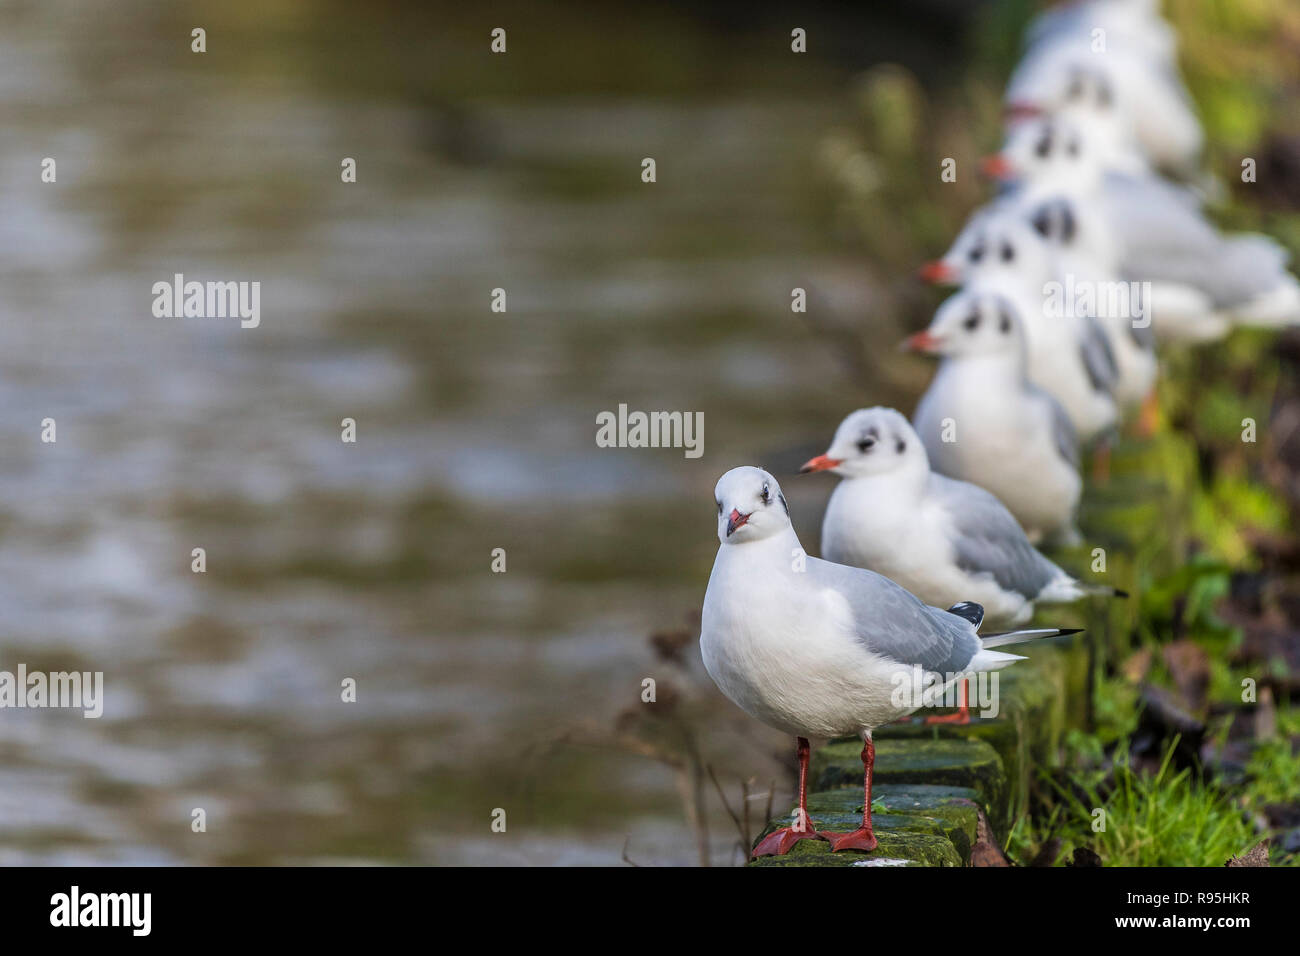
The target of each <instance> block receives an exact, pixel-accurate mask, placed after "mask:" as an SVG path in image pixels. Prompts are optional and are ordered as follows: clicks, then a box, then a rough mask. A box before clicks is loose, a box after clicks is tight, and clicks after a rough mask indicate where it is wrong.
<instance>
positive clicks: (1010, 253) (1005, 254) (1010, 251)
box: [1002, 242, 1016, 262]
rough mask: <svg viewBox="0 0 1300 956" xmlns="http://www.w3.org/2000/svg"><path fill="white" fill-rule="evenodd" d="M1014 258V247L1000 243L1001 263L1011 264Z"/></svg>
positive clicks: (1007, 243) (1006, 243)
mask: <svg viewBox="0 0 1300 956" xmlns="http://www.w3.org/2000/svg"><path fill="white" fill-rule="evenodd" d="M1015 257H1016V250H1015V247H1014V246H1012V245H1011V243H1009V242H1004V243H1002V261H1003V262H1011V261H1012V260H1013V259H1015Z"/></svg>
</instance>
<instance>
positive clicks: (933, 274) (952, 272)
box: [916, 259, 957, 285]
mask: <svg viewBox="0 0 1300 956" xmlns="http://www.w3.org/2000/svg"><path fill="white" fill-rule="evenodd" d="M916 274H917V275H918V276H919V277H920V278H921V279H922V280H923V281H925V282H930V283H933V284H935V285H941V284H944V283H948V282H956V281H957V270H956V269H954V268H953V267H952V266H950V265H948V263H946V262H944V261H943V260H942V259H935V260H934V261H933V262H927V263H926V264H925V265H923V266H921V268H920V269H918V270H917V272H916Z"/></svg>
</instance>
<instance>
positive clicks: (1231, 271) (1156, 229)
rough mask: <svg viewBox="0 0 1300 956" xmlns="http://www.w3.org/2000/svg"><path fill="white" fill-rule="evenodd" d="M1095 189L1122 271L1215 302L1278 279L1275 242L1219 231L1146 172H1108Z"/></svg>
mask: <svg viewBox="0 0 1300 956" xmlns="http://www.w3.org/2000/svg"><path fill="white" fill-rule="evenodd" d="M1102 197H1103V199H1104V201H1105V204H1106V210H1107V220H1108V221H1109V222H1110V224H1111V226H1112V227H1113V228H1114V229H1115V232H1116V235H1117V236H1118V238H1119V240H1120V242H1121V243H1122V245H1123V248H1124V256H1123V260H1122V262H1123V270H1124V275H1125V277H1127V278H1129V279H1133V280H1136V281H1140V282H1177V283H1180V284H1182V285H1187V286H1191V287H1192V288H1194V289H1199V290H1200V291H1202V292H1204V293H1205V294H1206V295H1207V296H1209V298H1210V300H1211V302H1213V304H1214V305H1215V306H1216V307H1218V308H1223V307H1226V306H1231V305H1238V304H1241V303H1243V302H1248V301H1250V300H1251V299H1253V298H1254V297H1256V296H1257V295H1260V294H1262V293H1265V292H1268V291H1269V290H1270V289H1272V288H1274V287H1275V286H1276V285H1277V284H1278V282H1280V281H1281V280H1282V276H1283V273H1284V272H1285V267H1286V253H1285V251H1284V250H1283V249H1282V247H1280V246H1278V245H1277V244H1276V243H1273V242H1271V241H1270V240H1266V239H1264V238H1263V237H1259V236H1239V237H1232V238H1225V237H1223V236H1221V235H1220V234H1219V232H1218V231H1217V230H1216V229H1215V228H1214V226H1212V225H1211V224H1210V223H1209V222H1208V221H1206V219H1205V217H1204V216H1203V215H1202V214H1201V211H1200V209H1199V207H1198V204H1197V201H1196V199H1195V197H1194V196H1193V195H1192V194H1190V193H1188V192H1187V191H1186V190H1183V189H1180V188H1178V187H1175V186H1171V185H1169V184H1168V183H1164V182H1161V181H1160V180H1158V179H1156V178H1154V177H1145V176H1143V177H1135V176H1126V175H1120V174H1111V175H1108V176H1107V177H1106V184H1105V189H1103V190H1102Z"/></svg>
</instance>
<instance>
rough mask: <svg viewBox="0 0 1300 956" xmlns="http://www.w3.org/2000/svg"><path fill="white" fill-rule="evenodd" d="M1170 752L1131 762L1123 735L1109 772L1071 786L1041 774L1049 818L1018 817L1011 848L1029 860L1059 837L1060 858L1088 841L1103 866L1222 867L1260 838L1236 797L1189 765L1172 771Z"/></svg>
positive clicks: (1057, 858)
mask: <svg viewBox="0 0 1300 956" xmlns="http://www.w3.org/2000/svg"><path fill="white" fill-rule="evenodd" d="M1090 749H1091V748H1089V747H1087V746H1086V744H1085V746H1084V750H1090ZM1173 753H1174V744H1171V745H1170V747H1169V749H1168V751H1167V752H1166V753H1165V757H1164V759H1163V761H1162V762H1161V764H1160V768H1159V770H1157V771H1156V772H1154V773H1142V772H1140V771H1138V770H1136V769H1134V768H1133V767H1132V766H1131V764H1130V760H1129V751H1128V745H1127V741H1122V742H1121V743H1120V745H1119V746H1118V747H1116V749H1115V751H1114V753H1113V755H1112V757H1113V759H1114V765H1113V767H1112V769H1111V771H1110V772H1109V773H1104V772H1103V771H1102V770H1100V769H1094V770H1092V771H1089V772H1085V773H1081V774H1079V775H1078V776H1077V777H1075V779H1074V784H1075V786H1074V787H1070V788H1066V787H1062V786H1061V785H1060V784H1059V783H1058V782H1057V781H1056V780H1053V779H1051V778H1050V777H1047V776H1044V778H1043V779H1044V780H1045V781H1047V782H1048V783H1049V785H1050V786H1051V788H1052V790H1053V791H1054V793H1055V796H1056V798H1057V802H1056V804H1055V806H1054V807H1053V809H1052V811H1051V812H1050V813H1049V814H1048V815H1047V816H1046V817H1045V818H1040V819H1038V820H1030V819H1029V818H1024V817H1022V818H1021V819H1020V820H1019V821H1017V823H1016V825H1015V826H1014V827H1013V828H1012V832H1011V835H1010V837H1009V838H1008V841H1007V847H1008V852H1009V853H1010V854H1011V855H1012V856H1013V857H1014V858H1016V859H1017V860H1020V861H1021V862H1027V861H1028V860H1031V859H1033V858H1034V857H1035V856H1036V855H1037V854H1038V853H1039V851H1040V850H1041V849H1042V847H1043V846H1045V845H1046V844H1047V843H1048V841H1049V840H1050V839H1052V838H1053V837H1057V838H1060V840H1061V845H1060V848H1059V851H1058V852H1057V853H1056V856H1055V858H1054V860H1053V862H1054V863H1056V864H1063V863H1064V862H1065V861H1067V860H1069V859H1071V857H1072V853H1073V850H1074V849H1075V848H1076V847H1086V848H1088V849H1090V850H1092V851H1093V852H1094V853H1096V854H1097V855H1098V856H1100V857H1101V861H1102V864H1103V865H1105V866H1222V865H1223V863H1224V862H1225V861H1226V860H1227V859H1228V858H1229V857H1231V856H1235V855H1237V854H1240V853H1244V852H1245V851H1246V850H1249V849H1250V848H1251V847H1252V846H1254V845H1255V844H1256V843H1258V842H1259V837H1258V836H1257V835H1256V834H1255V833H1254V832H1253V831H1252V830H1251V828H1250V827H1249V826H1248V824H1247V823H1246V821H1245V819H1244V817H1243V814H1242V812H1241V810H1240V809H1239V808H1238V807H1236V806H1234V804H1233V801H1232V799H1231V798H1230V797H1229V796H1228V795H1227V794H1226V793H1224V792H1223V791H1221V790H1220V789H1219V788H1218V787H1216V786H1214V785H1213V784H1208V783H1204V782H1202V781H1200V780H1198V779H1197V778H1196V777H1195V776H1194V775H1193V773H1192V771H1191V770H1190V769H1184V770H1181V771H1177V770H1175V769H1174V768H1173V766H1172V758H1173ZM1091 756H1094V757H1095V756H1096V752H1095V751H1093V753H1092V754H1091ZM1098 811H1102V812H1098Z"/></svg>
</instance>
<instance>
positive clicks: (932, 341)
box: [901, 329, 943, 352]
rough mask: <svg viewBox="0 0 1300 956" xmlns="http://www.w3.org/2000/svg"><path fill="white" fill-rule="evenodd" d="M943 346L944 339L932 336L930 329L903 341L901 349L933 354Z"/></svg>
mask: <svg viewBox="0 0 1300 956" xmlns="http://www.w3.org/2000/svg"><path fill="white" fill-rule="evenodd" d="M942 344H943V339H941V338H939V336H937V335H932V334H931V333H930V331H929V330H928V329H923V330H922V331H920V332H917V333H916V334H915V335H909V336H908V337H907V338H905V339H903V344H902V346H901V347H902V348H903V349H905V350H907V351H909V352H933V351H935V350H936V349H937V348H938V347H939V346H940V345H942Z"/></svg>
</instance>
